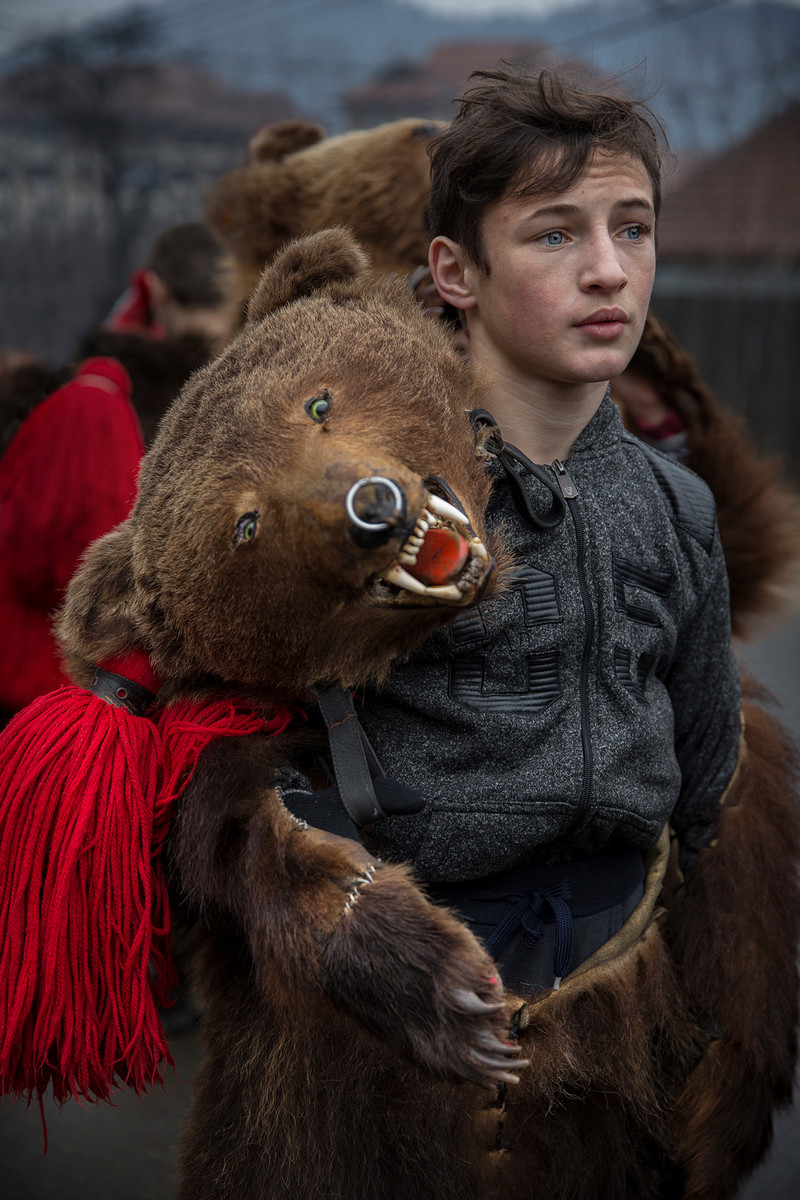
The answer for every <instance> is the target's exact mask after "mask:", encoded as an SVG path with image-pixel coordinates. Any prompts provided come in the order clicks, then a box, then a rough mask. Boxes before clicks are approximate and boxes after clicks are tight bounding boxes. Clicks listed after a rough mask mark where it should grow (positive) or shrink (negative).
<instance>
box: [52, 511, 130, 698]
mask: <svg viewBox="0 0 800 1200" xmlns="http://www.w3.org/2000/svg"><path fill="white" fill-rule="evenodd" d="M133 532H134V531H133V524H132V522H131V521H130V520H127V521H124V522H123V523H122V524H121V525H118V526H117V527H116V529H112V530H111V532H110V533H107V534H106V535H105V536H104V537H101V538H98V540H97V541H96V542H93V543H92V545H91V546H90V547H89V549H88V550H87V551H86V554H85V555H84V557H83V560H82V562H81V565H80V566H79V567H78V570H77V571H76V573H75V574H74V575H73V577H72V579H71V580H70V584H69V587H68V588H67V596H66V600H65V601H64V604H63V607H62V608H61V611H60V612H59V614H58V618H57V623H56V633H57V635H58V640H59V643H60V646H61V652H62V655H63V657H64V660H65V662H66V665H67V670H68V672H69V674H70V676H71V677H72V678H73V679H74V680H76V682H78V683H80V684H82V685H83V686H84V687H86V686H87V685H88V682H89V680H90V679H91V677H92V674H93V672H94V668H95V666H96V665H97V663H98V662H104V661H105V660H106V659H109V658H113V657H115V656H116V655H117V654H120V653H121V652H122V651H124V650H126V649H130V648H132V647H133V646H139V647H142V646H143V642H142V637H141V631H140V628H139V624H138V623H137V621H136V615H135V614H136V604H135V596H136V587H135V583H134V574H133ZM144 648H145V649H146V647H144Z"/></svg>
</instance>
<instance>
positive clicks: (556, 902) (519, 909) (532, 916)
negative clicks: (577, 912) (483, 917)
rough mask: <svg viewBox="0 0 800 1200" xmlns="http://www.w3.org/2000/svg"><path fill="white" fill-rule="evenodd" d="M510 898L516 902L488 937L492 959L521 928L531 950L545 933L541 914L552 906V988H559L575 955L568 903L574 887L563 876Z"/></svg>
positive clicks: (488, 949) (489, 952) (572, 924)
mask: <svg viewBox="0 0 800 1200" xmlns="http://www.w3.org/2000/svg"><path fill="white" fill-rule="evenodd" d="M507 899H510V900H516V901H517V903H516V904H515V905H514V907H513V908H512V909H511V911H510V912H509V913H507V914H506V916H505V917H504V918H503V920H502V921H501V922H500V924H499V925H498V926H497V928H496V929H495V930H494V932H493V933H492V934H491V936H490V937H488V938H487V939H486V943H485V946H486V951H487V953H488V954H490V955H491V957H492V958H496V957H497V955H498V954H499V953H500V951H501V950H502V949H503V947H504V946H505V945H506V943H507V942H508V941H510V939H511V938H512V937H513V936H514V934H515V933H516V932H517V931H518V930H519V929H522V930H524V934H525V938H524V940H525V945H526V947H527V948H528V949H529V950H530V949H532V948H533V947H534V946H535V945H536V943H537V942H538V940H539V938H540V937H541V936H542V934H543V933H544V926H543V924H542V915H543V913H544V911H545V907H546V906H549V908H550V910H551V911H552V913H553V918H554V920H555V924H556V948H555V954H554V955H553V976H554V978H553V987H554V988H555V989H556V990H558V988H559V987H560V986H561V980H562V979H563V978H564V976H565V975H566V973H567V970H568V968H569V963H570V959H571V958H572V943H573V936H574V923H573V920H572V911H571V909H570V907H569V904H568V903H567V901H569V900H571V899H572V888H571V887H570V885H569V881H568V880H566V879H560V880H559V881H558V883H554V884H551V885H550V886H549V887H545V888H542V889H541V890H540V891H535V892H534V891H531V892H524V893H522V894H521V895H519V896H510V897H507Z"/></svg>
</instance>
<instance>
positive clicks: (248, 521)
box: [233, 512, 260, 546]
mask: <svg viewBox="0 0 800 1200" xmlns="http://www.w3.org/2000/svg"><path fill="white" fill-rule="evenodd" d="M259 517H260V514H259V513H257V512H249V513H245V514H244V515H243V516H241V517H239V520H238V521H237V522H236V528H235V529H234V531H233V544H234V546H241V545H242V543H243V542H252V541H254V539H255V538H257V537H258V529H259Z"/></svg>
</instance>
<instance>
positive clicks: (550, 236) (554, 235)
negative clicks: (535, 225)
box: [542, 229, 564, 246]
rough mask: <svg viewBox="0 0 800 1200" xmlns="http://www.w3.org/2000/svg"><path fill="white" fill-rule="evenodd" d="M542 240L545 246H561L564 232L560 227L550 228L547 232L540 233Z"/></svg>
mask: <svg viewBox="0 0 800 1200" xmlns="http://www.w3.org/2000/svg"><path fill="white" fill-rule="evenodd" d="M542 241H543V242H544V244H545V246H561V245H563V243H564V234H563V233H562V232H561V230H560V229H551V230H550V232H549V233H544V234H542Z"/></svg>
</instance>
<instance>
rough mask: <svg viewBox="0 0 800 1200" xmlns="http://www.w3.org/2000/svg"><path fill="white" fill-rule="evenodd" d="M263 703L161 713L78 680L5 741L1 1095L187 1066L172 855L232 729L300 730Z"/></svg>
mask: <svg viewBox="0 0 800 1200" xmlns="http://www.w3.org/2000/svg"><path fill="white" fill-rule="evenodd" d="M291 718H292V713H291V712H290V711H288V710H282V711H280V712H278V713H276V714H275V716H274V717H273V719H272V720H270V721H269V722H265V721H263V719H262V718H261V717H259V716H258V715H257V713H256V712H255V711H253V708H252V706H247V707H245V706H243V705H241V704H238V703H235V702H231V701H223V700H208V701H198V702H188V701H187V702H180V703H178V704H176V705H174V706H173V707H172V708H169V709H166V710H164V711H163V712H161V713H160V714H158V715H157V719H156V722H155V723H154V722H153V721H151V720H148V719H147V718H144V717H139V716H132V715H131V714H130V713H128V712H127V711H126V710H124V709H122V708H116V707H113V706H112V705H109V704H107V703H106V702H105V701H103V700H100V699H98V698H97V697H95V696H93V695H91V694H90V693H88V692H85V691H83V690H81V689H79V688H76V687H64V688H60V689H59V690H58V691H57V692H52V693H50V694H49V695H47V696H43V697H40V698H39V699H38V700H36V701H34V703H33V704H31V705H29V706H28V708H26V709H24V710H23V711H22V712H21V713H19V714H18V715H17V716H16V717H15V718H14V719H13V720H12V721H11V722H10V724H9V725H8V727H7V729H6V730H5V732H4V733H3V735H2V739H1V740H0V831H2V839H1V840H0V879H2V881H3V893H2V899H1V900H0V1092H2V1093H7V1092H8V1093H11V1094H12V1095H15V1096H22V1097H26V1098H27V1099H28V1100H29V1101H30V1099H31V1098H32V1097H33V1096H34V1094H36V1095H38V1096H39V1099H40V1103H41V1096H42V1093H43V1092H44V1091H45V1090H46V1089H47V1087H48V1086H49V1085H51V1084H52V1089H53V1097H54V1098H55V1100H56V1101H57V1102H59V1103H62V1102H63V1101H64V1100H65V1099H67V1098H68V1097H70V1096H82V1097H83V1098H84V1099H87V1100H100V1099H104V1100H105V1099H109V1097H110V1094H111V1089H112V1087H113V1086H115V1082H117V1081H118V1083H119V1084H124V1085H128V1086H131V1087H133V1088H135V1090H136V1091H137V1092H141V1091H143V1090H145V1089H146V1088H147V1087H148V1086H149V1085H151V1084H153V1083H156V1082H161V1076H160V1068H161V1065H162V1063H164V1062H166V1063H168V1064H170V1065H171V1064H172V1061H173V1060H172V1056H171V1054H170V1052H169V1048H168V1046H167V1043H166V1039H165V1036H164V1031H163V1028H162V1026H161V1021H160V1018H159V1015H158V1005H159V1004H160V1005H165V1004H168V1003H169V997H170V992H171V991H172V990H173V989H174V987H175V984H176V982H177V979H176V975H175V971H174V968H173V965H172V958H171V954H170V943H169V939H170V918H169V902H168V897H167V887H166V880H165V877H164V870H163V866H162V863H161V858H160V851H161V848H162V846H163V843H164V839H165V837H166V835H167V832H168V829H169V820H170V814H171V811H172V807H173V804H174V801H175V799H176V798H177V797H178V796H179V795H180V793H181V791H182V790H183V788H184V787H185V786H186V784H187V782H188V780H189V778H190V777H191V773H192V771H193V770H194V768H195V766H196V764H197V760H198V758H199V756H200V754H201V753H202V751H203V750H204V749H205V747H206V746H208V745H209V743H210V742H212V741H214V740H216V739H217V738H219V737H231V736H234V737H235V736H241V735H245V734H250V733H255V732H257V731H265V732H268V733H278V732H280V731H281V730H283V729H285V728H286V726H287V725H288V723H289V721H290V720H291Z"/></svg>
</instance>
